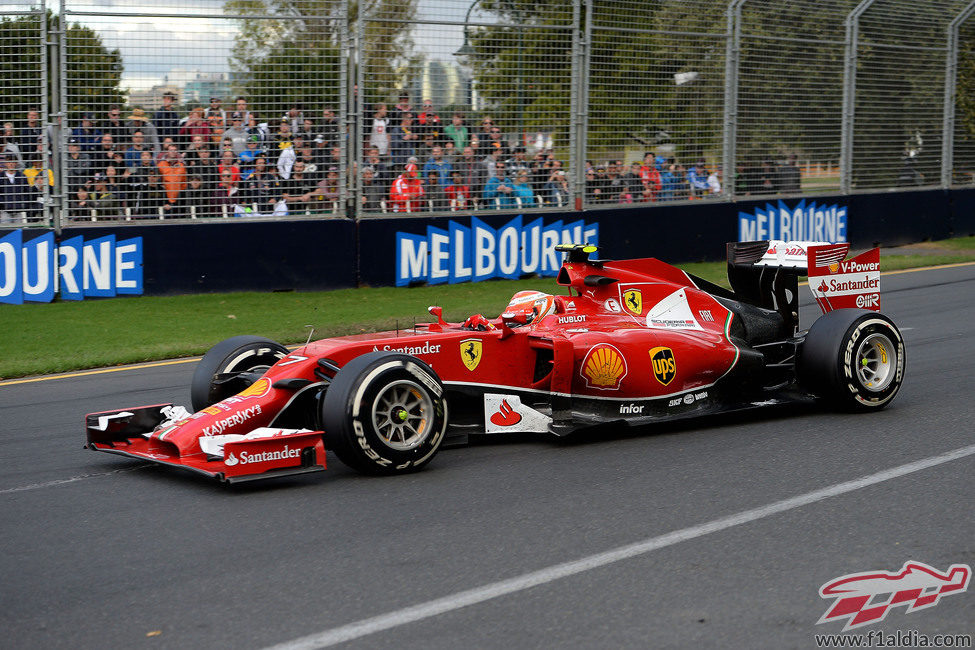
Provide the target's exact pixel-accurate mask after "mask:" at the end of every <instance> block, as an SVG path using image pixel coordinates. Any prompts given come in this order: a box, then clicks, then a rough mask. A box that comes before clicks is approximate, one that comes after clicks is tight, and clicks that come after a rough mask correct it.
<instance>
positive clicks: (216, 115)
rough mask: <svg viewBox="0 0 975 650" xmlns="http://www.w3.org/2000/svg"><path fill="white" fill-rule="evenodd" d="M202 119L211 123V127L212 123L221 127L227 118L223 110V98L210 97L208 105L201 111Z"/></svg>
mask: <svg viewBox="0 0 975 650" xmlns="http://www.w3.org/2000/svg"><path fill="white" fill-rule="evenodd" d="M203 119H205V120H206V121H207V122H208V123H209V124H210V125H211V127H212V125H214V124H217V125H220V126H221V127H222V126H223V124H224V122H225V121H226V119H227V114H226V113H225V112H224V110H223V100H222V99H220V98H219V97H211V98H210V105H209V106H208V107H207V109H206V111H205V112H204V113H203Z"/></svg>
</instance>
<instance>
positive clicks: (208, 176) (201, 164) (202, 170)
mask: <svg viewBox="0 0 975 650" xmlns="http://www.w3.org/2000/svg"><path fill="white" fill-rule="evenodd" d="M185 162H186V173H187V174H193V175H194V176H199V177H200V180H201V181H202V182H203V187H204V188H205V189H206V192H207V194H208V195H209V194H211V193H212V192H213V188H214V186H215V185H216V184H217V178H218V176H219V175H220V172H219V171H218V170H217V164H218V163H219V161H218V160H217V159H215V158H214V157H213V153H212V152H211V150H210V148H209V147H203V148H201V149H197V150H196V151H193V152H191V153H190V154H188V155H187V156H186V160H185Z"/></svg>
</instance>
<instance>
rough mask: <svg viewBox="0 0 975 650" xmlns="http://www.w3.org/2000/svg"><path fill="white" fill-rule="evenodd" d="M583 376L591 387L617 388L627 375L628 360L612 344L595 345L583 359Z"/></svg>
mask: <svg viewBox="0 0 975 650" xmlns="http://www.w3.org/2000/svg"><path fill="white" fill-rule="evenodd" d="M582 376H583V377H584V378H585V379H586V385H587V386H589V387H590V388H602V389H606V390H616V389H617V388H619V387H620V382H621V381H622V380H623V377H625V376H626V361H625V360H624V359H623V355H622V354H620V351H619V350H617V349H616V348H614V347H613V346H612V345H605V344H600V345H594V346H593V347H592V348H590V349H589V352H588V353H587V354H586V358H585V359H583V361H582Z"/></svg>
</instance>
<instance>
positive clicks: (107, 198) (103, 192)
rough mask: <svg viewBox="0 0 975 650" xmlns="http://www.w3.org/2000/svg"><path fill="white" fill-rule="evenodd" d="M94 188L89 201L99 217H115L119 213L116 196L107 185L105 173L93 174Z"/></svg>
mask: <svg viewBox="0 0 975 650" xmlns="http://www.w3.org/2000/svg"><path fill="white" fill-rule="evenodd" d="M94 184H95V189H94V191H93V192H92V193H91V197H90V199H89V202H90V203H91V207H92V208H93V209H94V210H96V211H97V212H98V216H99V217H117V216H119V214H120V213H121V210H120V206H119V200H118V197H116V196H115V193H114V192H113V191H112V188H111V187H109V185H108V181H107V180H106V177H105V174H95V180H94Z"/></svg>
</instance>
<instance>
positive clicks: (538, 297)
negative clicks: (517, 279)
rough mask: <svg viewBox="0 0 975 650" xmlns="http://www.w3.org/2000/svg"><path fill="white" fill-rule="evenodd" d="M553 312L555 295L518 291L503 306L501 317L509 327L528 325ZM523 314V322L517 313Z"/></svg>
mask: <svg viewBox="0 0 975 650" xmlns="http://www.w3.org/2000/svg"><path fill="white" fill-rule="evenodd" d="M552 313H555V296H553V295H551V294H548V293H542V292H541V291H519V292H518V293H516V294H515V295H513V296H512V297H511V302H509V303H508V306H507V307H505V310H504V312H503V313H502V314H501V319H502V320H503V321H505V322H506V323H509V321H515V322H511V323H509V325H510V326H511V327H518V326H520V325H528V324H529V323H532V322H534V321H536V320H541V319H542V318H544V317H545V316H548V315H549V314H552ZM521 314H523V315H524V319H525V322H524V323H522V322H521V318H519V315H521Z"/></svg>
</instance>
